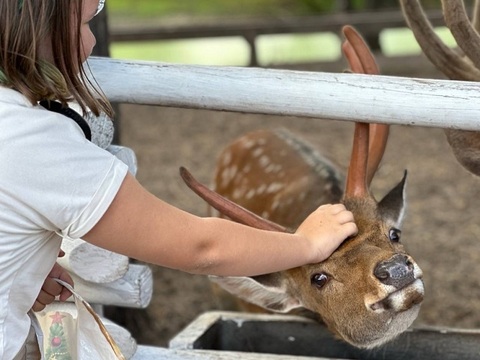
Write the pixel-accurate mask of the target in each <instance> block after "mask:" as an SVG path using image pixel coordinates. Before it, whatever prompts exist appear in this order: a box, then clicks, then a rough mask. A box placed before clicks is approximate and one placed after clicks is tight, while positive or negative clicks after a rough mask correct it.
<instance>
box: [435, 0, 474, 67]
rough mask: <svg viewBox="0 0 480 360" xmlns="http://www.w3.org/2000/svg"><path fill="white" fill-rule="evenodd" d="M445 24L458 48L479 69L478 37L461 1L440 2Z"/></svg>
mask: <svg viewBox="0 0 480 360" xmlns="http://www.w3.org/2000/svg"><path fill="white" fill-rule="evenodd" d="M442 7H443V14H444V17H445V23H446V24H447V27H448V28H449V29H450V31H451V32H452V35H453V37H454V38H455V40H456V42H457V44H458V46H459V47H460V48H461V49H462V50H463V52H464V53H465V55H466V56H467V57H468V58H469V59H470V60H471V61H472V62H473V64H474V65H475V67H476V68H477V69H478V68H480V36H479V35H478V33H477V31H476V30H475V29H474V27H473V26H472V23H471V22H470V20H469V19H468V15H467V11H466V10H465V6H464V4H463V1H459V0H448V1H446V0H442Z"/></svg>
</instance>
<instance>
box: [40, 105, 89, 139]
mask: <svg viewBox="0 0 480 360" xmlns="http://www.w3.org/2000/svg"><path fill="white" fill-rule="evenodd" d="M39 104H40V105H42V106H43V107H44V108H45V109H47V110H50V111H53V112H56V113H59V114H62V115H64V116H66V117H68V118H70V119H72V120H73V121H75V122H76V123H77V124H78V126H80V128H81V129H82V131H83V133H84V134H85V137H86V138H87V140H88V141H92V131H91V130H90V126H89V125H88V123H87V121H86V120H85V119H84V118H83V117H82V116H81V115H80V114H79V113H77V112H76V111H75V110H73V109H70V108H69V107H64V106H63V105H62V104H61V103H59V102H58V101H53V100H42V101H40V103H39Z"/></svg>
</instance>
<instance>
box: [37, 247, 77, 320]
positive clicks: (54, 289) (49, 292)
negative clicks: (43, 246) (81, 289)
mask: <svg viewBox="0 0 480 360" xmlns="http://www.w3.org/2000/svg"><path fill="white" fill-rule="evenodd" d="M60 255H61V254H60ZM55 279H60V280H63V281H65V282H66V283H68V284H70V285H72V286H73V280H72V278H71V276H70V274H69V273H68V272H67V271H66V270H65V269H64V268H62V267H61V266H60V265H58V264H57V263H55V265H53V268H52V270H51V271H50V273H49V274H48V276H47V278H46V279H45V281H44V283H43V286H42V289H41V290H40V293H39V294H38V296H37V299H36V300H35V304H33V306H32V310H33V311H41V310H43V309H44V308H45V306H46V305H48V304H51V303H52V302H53V301H54V300H55V297H56V296H60V301H65V300H67V299H68V298H69V297H70V296H71V295H72V293H71V292H70V291H69V290H67V289H66V288H64V287H63V286H62V285H60V284H59V283H58V282H56V281H55Z"/></svg>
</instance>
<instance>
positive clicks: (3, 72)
mask: <svg viewBox="0 0 480 360" xmlns="http://www.w3.org/2000/svg"><path fill="white" fill-rule="evenodd" d="M103 2H104V0H100V1H99V0H69V1H54V0H2V1H1V2H0V129H1V131H0V164H1V165H0V166H1V169H0V359H12V358H15V357H18V358H22V356H23V357H25V356H26V355H25V353H24V352H25V350H24V344H25V342H26V339H27V337H28V336H29V334H32V331H31V330H30V328H31V320H30V317H29V316H28V313H29V310H30V309H32V308H33V309H34V310H39V309H42V308H43V307H44V306H45V304H47V303H50V302H51V301H53V298H54V296H56V295H61V299H65V298H66V297H68V295H69V293H68V292H67V291H64V290H63V289H62V287H61V286H59V285H58V284H57V283H56V282H54V281H53V280H52V278H55V277H57V278H62V279H64V280H67V281H69V282H71V279H70V278H69V276H68V274H66V272H65V271H64V270H63V269H62V268H61V267H59V266H58V265H57V264H56V258H57V255H58V253H59V250H60V244H61V240H62V237H64V238H67V239H68V238H82V239H84V240H86V241H88V242H90V243H92V244H94V245H97V246H100V247H103V248H105V249H108V250H111V251H114V252H117V253H121V254H125V255H127V256H129V257H132V258H136V259H139V260H142V261H146V262H150V263H152V264H157V265H162V266H166V267H170V268H174V269H180V270H183V271H187V272H190V273H194V274H213V275H229V276H249V275H259V274H262V273H268V272H275V271H280V270H285V269H288V268H292V267H297V266H301V265H305V264H307V263H314V262H320V261H323V260H324V259H326V258H327V257H328V256H329V255H330V254H331V253H332V252H333V251H334V250H335V249H336V248H337V247H338V246H339V244H340V243H341V242H342V241H343V240H344V239H346V238H347V237H349V236H351V235H354V234H355V233H356V231H357V228H356V225H355V224H354V222H353V215H352V214H351V213H350V212H349V211H347V210H346V209H345V208H344V207H343V205H339V204H337V205H327V206H322V207H320V208H319V209H318V210H316V211H315V212H314V213H312V214H311V215H310V216H309V217H308V218H307V219H306V220H305V222H304V223H303V224H302V225H301V226H300V227H299V228H298V230H297V231H296V232H295V233H294V234H284V233H275V232H267V231H261V230H256V229H253V228H250V227H247V226H243V225H239V224H237V223H234V222H231V221H228V220H222V219H218V218H201V217H197V216H194V215H192V214H189V213H186V212H184V211H182V210H180V209H177V208H175V207H173V206H171V205H169V204H167V203H165V202H163V201H162V200H160V199H158V198H156V197H155V196H153V195H152V194H150V193H149V192H148V191H147V190H145V189H144V188H143V187H142V186H141V185H140V184H139V183H138V182H137V181H136V180H135V178H134V177H133V176H132V175H130V174H129V173H128V171H127V166H126V165H125V164H123V163H122V162H121V161H119V160H118V159H117V158H116V157H114V156H113V155H111V154H110V153H108V152H107V151H105V150H103V149H102V148H100V147H98V146H96V145H95V144H93V143H92V142H90V141H89V140H88V139H87V138H86V135H87V136H88V135H89V134H88V133H89V131H90V129H85V128H82V127H81V126H79V125H78V124H77V123H76V122H75V121H72V120H71V119H69V118H68V117H66V116H64V115H62V114H59V113H56V112H52V111H48V110H47V109H46V108H45V107H49V106H50V105H52V104H55V103H52V100H57V101H58V102H59V103H61V106H60V110H59V109H57V110H58V111H60V112H65V110H66V107H67V102H71V101H75V102H77V103H78V105H79V106H80V108H81V109H82V111H83V112H84V114H85V113H86V111H87V110H89V111H91V112H93V113H94V114H95V115H97V116H98V115H99V114H100V113H102V112H103V113H106V114H108V115H112V108H111V106H110V105H109V103H108V101H107V100H106V99H105V97H104V96H103V95H102V94H101V92H100V91H98V90H93V89H94V87H93V86H92V84H91V83H89V81H88V80H87V78H86V74H85V71H84V68H83V66H82V64H83V63H84V61H85V60H86V59H87V57H88V56H89V55H90V53H91V51H92V48H93V47H94V45H95V37H94V36H93V34H92V32H91V31H90V28H89V22H90V21H91V20H92V19H93V17H94V16H95V15H96V14H97V13H98V12H99V11H100V10H101V8H102V7H103ZM40 102H41V104H40ZM57 105H58V104H57ZM54 110H55V109H54ZM67 115H69V112H68V110H67ZM77 115H78V114H77ZM70 117H73V118H74V119H76V117H75V116H71V113H70ZM77 120H78V119H77ZM79 123H80V125H81V124H82V121H81V119H80V121H79ZM42 284H43V285H42Z"/></svg>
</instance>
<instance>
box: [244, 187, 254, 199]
mask: <svg viewBox="0 0 480 360" xmlns="http://www.w3.org/2000/svg"><path fill="white" fill-rule="evenodd" d="M254 196H255V190H254V189H250V190H248V192H247V194H246V195H245V198H246V199H249V200H250V199H252V198H253V197H254Z"/></svg>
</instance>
